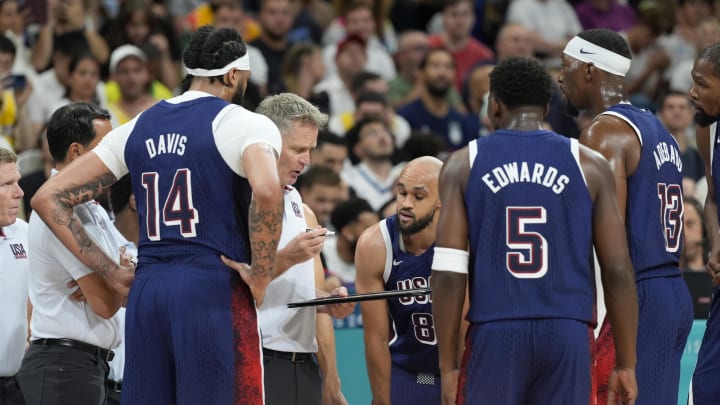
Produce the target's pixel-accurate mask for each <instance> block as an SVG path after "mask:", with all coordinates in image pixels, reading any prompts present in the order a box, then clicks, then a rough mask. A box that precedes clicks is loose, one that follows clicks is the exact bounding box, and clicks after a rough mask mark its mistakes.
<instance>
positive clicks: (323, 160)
mask: <svg viewBox="0 0 720 405" xmlns="http://www.w3.org/2000/svg"><path fill="white" fill-rule="evenodd" d="M347 157H348V149H347V146H346V145H345V139H343V138H341V137H339V136H337V135H336V134H334V133H332V132H330V131H328V130H325V131H320V133H319V134H318V139H317V146H316V147H315V148H314V149H313V150H311V151H310V166H311V167H313V166H325V167H328V168H330V169H332V170H333V171H334V172H335V173H337V174H338V175H339V174H340V173H341V172H342V170H343V167H344V166H345V161H346V160H347ZM313 211H314V210H313Z"/></svg>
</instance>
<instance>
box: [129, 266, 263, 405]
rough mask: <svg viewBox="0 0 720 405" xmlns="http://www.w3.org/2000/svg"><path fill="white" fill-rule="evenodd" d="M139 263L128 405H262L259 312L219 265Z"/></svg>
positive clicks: (133, 303) (235, 279) (133, 295)
mask: <svg viewBox="0 0 720 405" xmlns="http://www.w3.org/2000/svg"><path fill="white" fill-rule="evenodd" d="M217 263H219V264H216V263H212V264H210V263H203V264H200V263H198V264H192V265H190V264H187V263H185V264H173V265H169V264H145V265H143V264H141V265H140V266H138V270H137V273H136V277H135V281H134V282H133V285H132V287H131V289H130V296H129V297H128V305H127V311H126V349H125V350H126V352H125V353H126V363H125V373H124V378H123V392H122V404H123V405H136V404H137V405H141V404H143V405H144V404H156V405H164V404H178V405H180V404H188V405H190V404H213V405H240V404H244V405H262V404H263V375H262V374H263V373H262V352H261V349H260V347H261V346H260V337H259V333H258V327H257V311H256V309H255V304H254V301H253V299H252V296H251V294H250V291H249V289H248V287H247V285H246V284H244V283H243V282H242V280H241V279H240V277H239V276H238V274H237V273H236V272H234V271H231V270H229V269H228V268H227V267H225V266H224V265H223V264H222V263H220V262H219V260H218V261H217Z"/></svg>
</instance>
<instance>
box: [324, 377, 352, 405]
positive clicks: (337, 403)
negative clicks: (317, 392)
mask: <svg viewBox="0 0 720 405" xmlns="http://www.w3.org/2000/svg"><path fill="white" fill-rule="evenodd" d="M322 400H323V405H348V402H347V400H346V399H345V396H344V395H343V393H342V390H340V378H339V377H337V376H336V377H335V378H327V379H324V380H323V389H322Z"/></svg>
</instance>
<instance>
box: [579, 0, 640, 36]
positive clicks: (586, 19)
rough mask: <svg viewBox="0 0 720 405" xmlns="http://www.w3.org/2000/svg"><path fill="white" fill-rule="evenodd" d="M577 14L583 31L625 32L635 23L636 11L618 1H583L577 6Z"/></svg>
mask: <svg viewBox="0 0 720 405" xmlns="http://www.w3.org/2000/svg"><path fill="white" fill-rule="evenodd" d="M575 13H577V17H578V20H580V25H581V26H582V29H583V30H589V29H592V28H607V29H609V30H613V31H624V30H626V29H628V28H630V27H631V26H632V25H633V24H634V23H635V10H633V9H632V7H630V6H629V5H628V4H626V3H620V2H618V1H617V0H582V1H580V2H579V3H577V4H576V5H575Z"/></svg>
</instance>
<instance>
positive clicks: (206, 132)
mask: <svg viewBox="0 0 720 405" xmlns="http://www.w3.org/2000/svg"><path fill="white" fill-rule="evenodd" d="M227 105H228V103H227V102H225V101H223V100H221V99H219V98H215V97H202V98H199V99H194V100H190V101H185V102H181V103H178V104H171V103H167V102H160V103H158V104H157V105H155V106H154V107H152V108H150V109H148V110H147V111H145V112H144V113H143V114H142V115H141V116H140V118H139V119H138V121H137V123H136V124H135V127H134V129H133V131H132V132H131V134H130V137H129V138H128V141H127V144H126V147H125V161H126V162H127V166H128V169H129V172H130V176H131V179H132V184H133V192H134V194H135V199H136V202H137V207H138V213H139V216H140V220H141V222H140V231H141V233H140V243H139V263H138V267H137V276H136V278H135V282H134V283H133V286H132V288H131V290H130V296H129V298H128V306H127V313H126V321H127V327H126V331H127V334H126V335H127V344H126V347H127V352H126V353H127V360H126V366H125V370H126V372H125V378H124V380H123V385H124V386H123V396H122V400H123V404H172V403H178V404H183V403H185V404H200V403H206V404H219V405H222V404H239V403H242V404H261V403H262V387H263V383H262V367H261V359H262V357H261V353H260V340H259V336H258V330H257V324H256V314H257V313H256V311H255V305H254V301H253V299H252V296H251V294H250V291H249V289H248V288H247V286H246V285H245V284H244V283H243V282H242V281H241V280H240V278H239V276H238V274H237V273H236V272H234V271H231V270H230V269H228V268H227V267H226V266H225V265H224V264H223V263H222V262H221V261H220V255H221V254H224V255H226V256H228V257H231V258H233V259H234V260H237V261H240V262H246V263H247V262H249V258H250V255H249V247H248V243H247V241H248V240H249V239H248V231H247V229H248V228H247V217H248V206H249V198H250V188H249V184H248V182H247V180H246V179H244V178H242V177H240V176H238V175H236V174H235V173H234V172H233V171H232V170H231V169H230V167H228V165H227V164H226V163H225V161H224V160H223V158H222V157H221V155H220V153H219V152H218V150H217V147H216V144H215V139H214V137H213V130H212V126H211V124H212V121H213V119H214V118H215V116H216V115H217V114H218V112H220V111H221V110H222V109H223V108H224V107H226V106H227ZM207 179H212V182H208V181H207ZM231 193H234V195H235V198H229V197H228V194H231Z"/></svg>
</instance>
